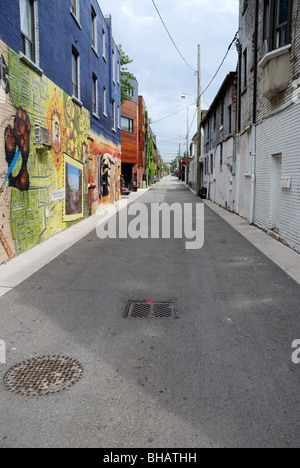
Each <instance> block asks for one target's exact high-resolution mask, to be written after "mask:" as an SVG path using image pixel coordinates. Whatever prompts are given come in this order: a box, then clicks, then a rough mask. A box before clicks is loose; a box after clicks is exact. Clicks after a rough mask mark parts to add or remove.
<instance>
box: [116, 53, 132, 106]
mask: <svg viewBox="0 0 300 468" xmlns="http://www.w3.org/2000/svg"><path fill="white" fill-rule="evenodd" d="M118 49H119V51H120V55H121V102H122V104H123V102H125V101H127V100H131V96H130V94H131V93H132V91H133V89H134V88H133V86H132V84H131V82H130V80H136V78H135V76H134V75H133V74H132V73H130V72H129V71H128V68H127V65H129V64H130V63H132V62H133V60H131V59H130V58H129V56H128V55H126V54H125V52H124V50H123V49H122V45H121V44H120V45H119V47H118Z"/></svg>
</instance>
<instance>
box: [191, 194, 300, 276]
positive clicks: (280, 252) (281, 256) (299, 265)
mask: <svg viewBox="0 0 300 468" xmlns="http://www.w3.org/2000/svg"><path fill="white" fill-rule="evenodd" d="M190 191H191V192H192V193H193V194H194V195H195V196H197V195H196V192H195V190H193V189H191V188H190ZM202 201H203V203H204V204H205V205H206V206H208V208H210V209H211V210H213V211H214V212H215V213H217V214H218V215H219V216H220V217H221V218H222V219H224V220H225V221H226V222H227V223H228V224H230V226H232V227H233V228H234V229H235V230H236V231H238V232H239V233H240V234H241V235H242V236H243V237H245V238H246V239H247V240H248V241H249V242H251V244H253V245H254V246H255V247H256V248H257V249H258V250H260V251H261V252H262V253H263V254H264V255H266V257H268V258H269V259H270V260H272V261H273V262H274V263H275V264H276V265H277V266H279V267H280V268H281V269H282V270H283V271H284V272H285V273H287V274H288V275H289V276H290V277H291V278H292V279H293V280H295V281H296V282H297V283H298V284H300V254H298V253H297V252H295V251H294V250H292V249H291V248H289V247H287V246H285V245H283V244H282V243H281V242H279V241H277V240H276V239H273V238H272V237H271V236H269V235H268V234H266V233H265V232H264V231H262V230H261V229H259V228H257V227H256V226H253V225H250V224H249V223H248V222H247V221H246V220H245V219H244V218H242V217H241V216H239V215H237V214H235V213H231V212H230V211H227V210H225V209H224V208H222V207H221V206H219V205H216V204H215V203H213V202H212V201H211V200H202Z"/></svg>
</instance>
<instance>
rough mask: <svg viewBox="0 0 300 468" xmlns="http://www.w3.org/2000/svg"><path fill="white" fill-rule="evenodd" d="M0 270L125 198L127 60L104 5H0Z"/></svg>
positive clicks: (55, 0) (57, 0) (33, 1)
mask: <svg viewBox="0 0 300 468" xmlns="http://www.w3.org/2000/svg"><path fill="white" fill-rule="evenodd" d="M0 11H1V19H0V217H1V220H2V224H0V263H1V262H2V261H7V259H9V258H12V257H14V256H15V255H17V254H18V253H20V252H23V251H24V250H27V249H29V248H31V247H33V246H34V245H36V244H38V243H40V242H43V241H44V240H46V239H47V238H49V237H50V236H52V235H53V234H55V233H57V232H59V231H60V230H62V229H65V228H66V227H68V226H69V225H70V223H74V222H76V221H78V220H80V219H82V218H84V217H87V216H88V215H91V214H94V213H96V212H97V210H98V208H99V207H100V205H101V204H102V203H114V202H116V201H117V200H118V199H119V198H120V175H121V129H120V109H121V83H120V79H121V78H120V76H121V74H120V53H119V50H118V48H117V46H116V44H115V42H114V40H113V36H112V20H111V17H110V16H108V17H104V16H103V14H102V11H101V9H100V7H99V4H98V1H97V0H52V1H51V2H50V1H49V0H9V1H7V0H0Z"/></svg>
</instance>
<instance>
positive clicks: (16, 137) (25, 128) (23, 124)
mask: <svg viewBox="0 0 300 468" xmlns="http://www.w3.org/2000/svg"><path fill="white" fill-rule="evenodd" d="M30 130H31V125H30V120H29V116H28V114H27V112H26V111H25V110H24V109H23V108H22V107H19V108H18V110H17V113H16V116H15V120H14V128H12V127H11V126H10V125H8V127H7V128H6V129H5V133H4V140H5V157H6V162H7V164H8V174H7V176H8V180H9V186H10V187H15V188H17V189H18V190H20V191H22V192H24V191H28V190H29V174H28V170H27V162H28V157H29V148H30ZM20 157H21V164H19V165H18V164H17V163H18V162H19V158H20ZM18 166H19V167H18ZM15 169H17V170H16V171H15ZM14 171H15V172H17V174H14ZM7 176H6V177H7Z"/></svg>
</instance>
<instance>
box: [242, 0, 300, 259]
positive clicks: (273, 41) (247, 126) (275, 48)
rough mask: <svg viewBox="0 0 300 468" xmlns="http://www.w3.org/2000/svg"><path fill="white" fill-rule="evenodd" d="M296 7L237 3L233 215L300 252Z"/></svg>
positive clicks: (286, 0)
mask: <svg viewBox="0 0 300 468" xmlns="http://www.w3.org/2000/svg"><path fill="white" fill-rule="evenodd" d="M299 9H300V4H299V2H298V1H295V0H294V1H292V0H276V1H275V0H257V1H253V2H251V1H245V0H243V1H240V35H239V42H240V43H239V119H238V121H239V129H238V130H239V132H238V145H237V175H238V186H237V204H236V212H237V213H239V214H240V215H242V216H243V217H244V218H246V219H248V220H249V221H250V223H255V224H256V225H258V226H260V227H262V228H263V229H265V230H266V231H268V232H271V233H272V235H274V236H277V237H278V238H279V239H281V240H283V241H284V242H286V243H287V244H288V245H289V246H291V247H292V248H294V249H295V250H297V251H299V252H300V204H299V188H300V170H299V147H300V133H299V121H300V106H299V86H300V16H299Z"/></svg>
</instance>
